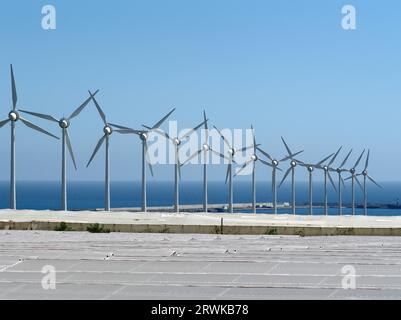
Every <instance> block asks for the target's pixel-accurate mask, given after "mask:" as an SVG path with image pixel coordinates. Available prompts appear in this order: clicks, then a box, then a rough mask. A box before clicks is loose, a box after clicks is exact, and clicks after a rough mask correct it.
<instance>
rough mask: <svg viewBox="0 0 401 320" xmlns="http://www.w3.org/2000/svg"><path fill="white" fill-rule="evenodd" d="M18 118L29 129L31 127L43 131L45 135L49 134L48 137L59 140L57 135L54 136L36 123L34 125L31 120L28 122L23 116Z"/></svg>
mask: <svg viewBox="0 0 401 320" xmlns="http://www.w3.org/2000/svg"><path fill="white" fill-rule="evenodd" d="M19 119H20V120H21V121H22V123H23V124H25V125H26V126H27V127H29V128H31V129H33V130H36V131H39V132H41V133H44V134H46V135H48V136H50V137H52V138H55V139H57V140H59V138H58V137H57V136H55V135H54V134H51V133H50V132H47V131H46V130H44V129H42V128H41V127H39V126H37V125H35V124H33V123H32V122H29V121H28V120H26V119H24V118H21V117H20V118H19Z"/></svg>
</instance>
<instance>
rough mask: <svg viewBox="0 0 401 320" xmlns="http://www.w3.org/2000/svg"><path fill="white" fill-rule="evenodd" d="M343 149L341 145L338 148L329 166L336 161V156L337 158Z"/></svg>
mask: <svg viewBox="0 0 401 320" xmlns="http://www.w3.org/2000/svg"><path fill="white" fill-rule="evenodd" d="M341 149H342V146H341V147H340V148H338V150H337V152H336V153H335V155H334V157H333V158H331V160H330V162H329V163H328V164H327V166H331V164H332V163H333V162H334V160H336V158H337V156H338V154H339V153H340V151H341Z"/></svg>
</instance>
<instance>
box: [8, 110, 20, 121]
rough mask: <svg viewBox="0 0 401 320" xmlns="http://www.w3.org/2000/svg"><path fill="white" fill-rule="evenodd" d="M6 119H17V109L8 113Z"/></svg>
mask: <svg viewBox="0 0 401 320" xmlns="http://www.w3.org/2000/svg"><path fill="white" fill-rule="evenodd" d="M8 119H10V120H11V121H17V120H18V119H19V113H18V112H17V111H11V112H10V113H9V114H8Z"/></svg>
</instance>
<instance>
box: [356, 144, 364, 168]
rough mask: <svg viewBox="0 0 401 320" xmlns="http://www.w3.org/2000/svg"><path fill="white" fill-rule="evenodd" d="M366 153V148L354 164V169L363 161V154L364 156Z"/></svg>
mask: <svg viewBox="0 0 401 320" xmlns="http://www.w3.org/2000/svg"><path fill="white" fill-rule="evenodd" d="M364 153H365V149H363V151H362V153H361V155H360V156H359V158H358V160H357V161H356V162H355V165H354V166H353V169H355V168H356V167H357V166H358V164H359V162H360V161H361V159H362V156H363V154H364Z"/></svg>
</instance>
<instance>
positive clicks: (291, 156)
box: [279, 150, 304, 162]
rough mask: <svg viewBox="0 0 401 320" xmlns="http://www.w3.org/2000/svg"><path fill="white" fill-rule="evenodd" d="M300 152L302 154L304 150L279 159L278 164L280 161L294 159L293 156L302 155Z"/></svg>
mask: <svg viewBox="0 0 401 320" xmlns="http://www.w3.org/2000/svg"><path fill="white" fill-rule="evenodd" d="M302 152H304V150H301V151H298V152H296V153H293V154H290V155H288V156H286V157H285V158H283V159H281V160H280V161H279V162H281V161H287V160H289V159H292V158H294V157H295V156H297V155H299V154H300V153H302Z"/></svg>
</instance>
